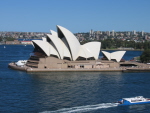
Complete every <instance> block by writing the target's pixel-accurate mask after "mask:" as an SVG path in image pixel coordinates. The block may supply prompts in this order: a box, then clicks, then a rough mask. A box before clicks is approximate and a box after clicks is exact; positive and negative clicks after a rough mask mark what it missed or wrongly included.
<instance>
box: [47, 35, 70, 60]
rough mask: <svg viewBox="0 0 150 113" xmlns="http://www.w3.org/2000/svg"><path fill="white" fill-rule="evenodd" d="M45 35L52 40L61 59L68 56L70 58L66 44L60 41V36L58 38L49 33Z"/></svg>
mask: <svg viewBox="0 0 150 113" xmlns="http://www.w3.org/2000/svg"><path fill="white" fill-rule="evenodd" d="M47 36H48V37H49V38H50V40H51V41H52V42H53V44H54V46H55V47H56V49H57V51H58V53H59V55H60V58H61V59H63V58H64V57H69V58H70V59H71V55H70V52H69V50H68V48H67V47H66V45H65V44H64V43H63V42H62V40H61V39H60V38H58V37H57V36H55V35H50V34H47Z"/></svg>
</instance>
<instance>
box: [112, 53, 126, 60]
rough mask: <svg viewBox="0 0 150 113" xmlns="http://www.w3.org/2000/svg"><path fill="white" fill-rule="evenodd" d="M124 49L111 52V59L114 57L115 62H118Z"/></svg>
mask: <svg viewBox="0 0 150 113" xmlns="http://www.w3.org/2000/svg"><path fill="white" fill-rule="evenodd" d="M125 52H126V51H116V52H113V53H111V59H116V61H117V62H120V60H121V59H122V57H123V55H124V54H125Z"/></svg>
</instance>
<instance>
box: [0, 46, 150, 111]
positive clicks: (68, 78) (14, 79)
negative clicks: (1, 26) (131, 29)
mask: <svg viewBox="0 0 150 113" xmlns="http://www.w3.org/2000/svg"><path fill="white" fill-rule="evenodd" d="M32 50H33V47H32V46H31V45H28V46H23V45H15V46H14V45H6V48H4V46H3V45H0V53H1V54H0V101H1V103H0V112H12V113H13V112H33V113H34V112H35V113H37V112H42V113H43V112H50V113H51V112H53V113H54V112H72V113H78V112H80V113H81V112H87V113H91V112H92V113H99V112H100V113H108V112H109V113H120V112H126V113H135V112H140V113H145V112H148V111H149V110H150V105H149V104H146V105H134V106H122V107H117V106H115V105H114V104H110V103H112V102H114V101H116V100H118V99H120V98H125V97H133V96H144V97H150V91H149V85H150V83H149V81H150V76H149V74H150V73H149V72H141V73H122V72H40V73H26V72H22V71H15V70H12V69H9V68H8V67H7V66H8V63H10V62H11V61H17V60H26V59H28V58H29V54H30V52H32ZM141 53H142V52H141V51H127V52H126V54H125V56H124V59H125V60H130V59H131V58H133V57H136V56H139V55H141ZM100 56H101V54H100Z"/></svg>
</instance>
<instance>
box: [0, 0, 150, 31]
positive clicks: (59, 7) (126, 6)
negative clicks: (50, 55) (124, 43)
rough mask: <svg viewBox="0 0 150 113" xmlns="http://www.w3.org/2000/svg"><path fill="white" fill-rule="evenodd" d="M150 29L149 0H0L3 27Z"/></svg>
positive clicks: (85, 29)
mask: <svg viewBox="0 0 150 113" xmlns="http://www.w3.org/2000/svg"><path fill="white" fill-rule="evenodd" d="M56 25H60V26H63V27H65V28H67V29H69V30H70V31H71V32H73V33H81V32H89V31H90V30H91V29H92V30H94V31H112V30H115V31H133V30H136V31H145V32H150V0H0V31H18V32H49V30H54V31H56Z"/></svg>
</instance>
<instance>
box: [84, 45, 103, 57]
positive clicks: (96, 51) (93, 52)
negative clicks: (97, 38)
mask: <svg viewBox="0 0 150 113" xmlns="http://www.w3.org/2000/svg"><path fill="white" fill-rule="evenodd" d="M83 46H84V48H86V49H87V50H88V51H89V52H90V53H91V55H92V56H93V57H94V58H95V59H98V57H99V53H100V48H101V42H89V43H86V44H84V45H83Z"/></svg>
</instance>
